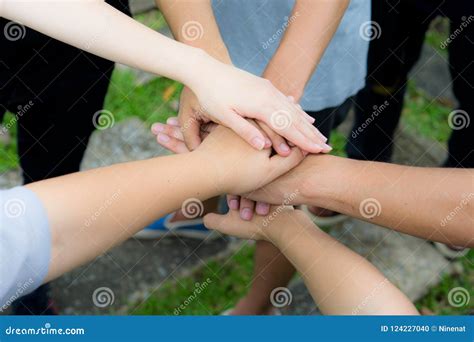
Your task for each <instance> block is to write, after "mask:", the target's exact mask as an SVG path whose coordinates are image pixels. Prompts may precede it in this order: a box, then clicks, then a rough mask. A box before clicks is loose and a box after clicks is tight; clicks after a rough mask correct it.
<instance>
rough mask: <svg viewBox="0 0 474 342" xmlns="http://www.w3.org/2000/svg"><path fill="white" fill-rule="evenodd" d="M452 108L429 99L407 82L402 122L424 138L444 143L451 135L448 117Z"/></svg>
mask: <svg viewBox="0 0 474 342" xmlns="http://www.w3.org/2000/svg"><path fill="white" fill-rule="evenodd" d="M452 110H453V108H452V107H450V106H448V105H446V104H444V103H441V102H439V101H438V100H436V99H431V98H430V97H429V96H428V95H426V94H425V93H424V92H423V91H422V90H421V89H419V88H417V87H416V86H415V84H414V82H413V81H409V82H408V91H407V96H406V99H405V106H404V108H403V112H402V121H403V122H404V123H405V124H406V126H407V127H409V128H411V129H412V130H414V131H415V133H416V134H420V135H422V136H424V137H427V138H430V139H433V140H437V141H439V142H442V143H445V142H447V141H448V138H449V135H450V134H451V128H450V127H449V125H448V115H449V113H450V112H451V111H452Z"/></svg>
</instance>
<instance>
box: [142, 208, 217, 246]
mask: <svg viewBox="0 0 474 342" xmlns="http://www.w3.org/2000/svg"><path fill="white" fill-rule="evenodd" d="M173 216H174V213H172V214H169V215H166V216H165V217H162V218H160V219H159V220H157V221H155V222H153V223H152V224H150V225H149V226H148V227H145V228H144V229H143V230H141V231H139V232H138V233H136V234H135V237H136V238H137V239H143V240H150V239H158V238H161V237H163V236H170V237H171V236H174V235H176V236H181V237H187V238H192V239H201V240H204V239H206V240H213V239H215V238H218V237H219V235H220V234H219V233H218V232H216V231H215V230H209V229H207V228H206V227H205V226H204V223H203V220H202V218H197V219H194V220H186V221H177V222H171V219H172V218H173Z"/></svg>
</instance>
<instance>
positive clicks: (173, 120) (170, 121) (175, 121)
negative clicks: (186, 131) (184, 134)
mask: <svg viewBox="0 0 474 342" xmlns="http://www.w3.org/2000/svg"><path fill="white" fill-rule="evenodd" d="M166 123H167V124H168V125H173V126H178V124H179V122H178V119H176V118H168V120H166Z"/></svg>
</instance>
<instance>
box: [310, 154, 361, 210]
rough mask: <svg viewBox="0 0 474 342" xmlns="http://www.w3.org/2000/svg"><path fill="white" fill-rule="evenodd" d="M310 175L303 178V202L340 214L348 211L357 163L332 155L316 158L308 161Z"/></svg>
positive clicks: (317, 156)
mask: <svg viewBox="0 0 474 342" xmlns="http://www.w3.org/2000/svg"><path fill="white" fill-rule="evenodd" d="M305 162H306V163H305V165H304V166H305V167H306V168H307V170H311V172H307V173H306V174H305V175H306V177H304V178H303V179H304V180H303V186H302V197H303V201H304V203H306V204H308V205H312V206H317V207H323V208H326V209H330V210H334V211H337V212H348V209H349V208H348V206H349V202H350V201H349V200H348V198H349V197H350V194H351V191H352V190H351V189H352V186H353V185H354V184H355V183H354V181H353V177H354V175H357V174H358V172H357V171H356V168H357V165H358V162H357V161H354V160H351V159H347V158H341V157H336V156H331V155H314V156H310V157H308V158H306V159H305Z"/></svg>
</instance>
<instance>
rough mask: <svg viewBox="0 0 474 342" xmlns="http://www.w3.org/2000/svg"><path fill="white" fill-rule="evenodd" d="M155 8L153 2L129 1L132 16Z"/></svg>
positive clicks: (147, 0)
mask: <svg viewBox="0 0 474 342" xmlns="http://www.w3.org/2000/svg"><path fill="white" fill-rule="evenodd" d="M155 8H156V4H155V1H154V0H131V1H130V10H131V11H132V13H133V14H139V13H143V12H147V11H150V10H152V9H155Z"/></svg>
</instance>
